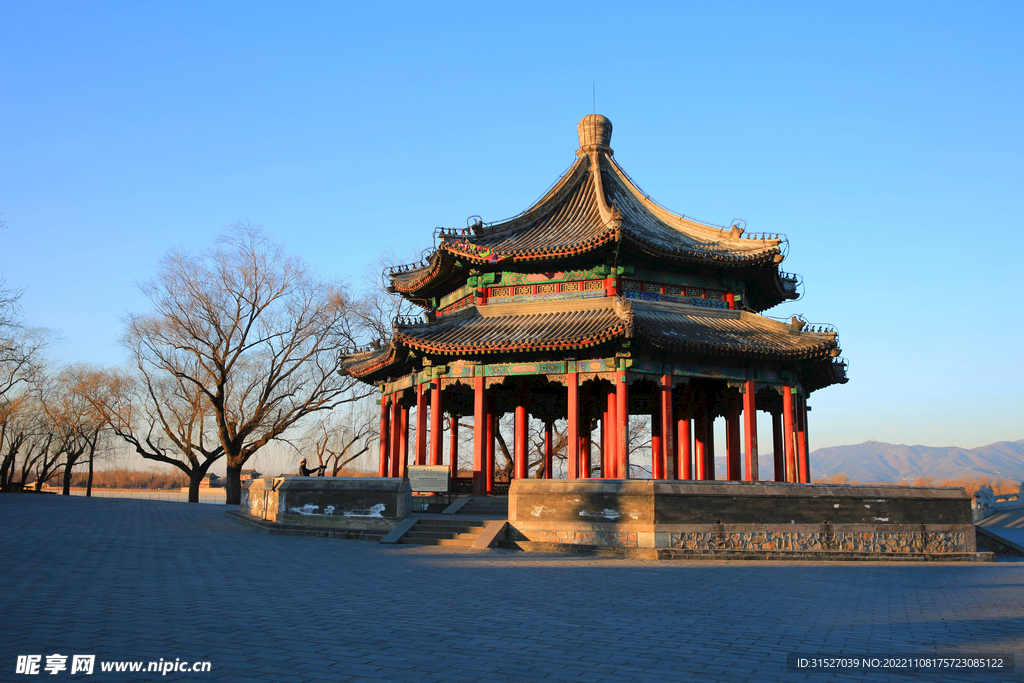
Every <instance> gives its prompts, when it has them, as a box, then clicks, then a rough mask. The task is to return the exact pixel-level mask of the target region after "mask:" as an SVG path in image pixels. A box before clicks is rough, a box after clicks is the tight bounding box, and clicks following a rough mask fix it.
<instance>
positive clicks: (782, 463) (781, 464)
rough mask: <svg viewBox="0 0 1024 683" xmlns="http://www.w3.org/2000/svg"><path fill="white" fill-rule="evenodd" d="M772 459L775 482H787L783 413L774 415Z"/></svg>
mask: <svg viewBox="0 0 1024 683" xmlns="http://www.w3.org/2000/svg"><path fill="white" fill-rule="evenodd" d="M772 459H773V460H774V461H775V481H786V439H785V437H783V436H782V413H772Z"/></svg>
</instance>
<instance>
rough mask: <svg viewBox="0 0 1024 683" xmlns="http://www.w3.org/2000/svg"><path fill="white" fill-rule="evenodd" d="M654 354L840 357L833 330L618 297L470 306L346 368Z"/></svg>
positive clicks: (405, 328) (366, 371)
mask: <svg viewBox="0 0 1024 683" xmlns="http://www.w3.org/2000/svg"><path fill="white" fill-rule="evenodd" d="M630 338H633V339H637V340H639V341H642V342H645V344H646V345H649V346H650V347H654V348H655V349H662V350H664V351H669V352H690V353H697V354H708V355H726V356H728V355H733V356H742V357H749V358H754V359H762V360H779V361H796V360H816V359H830V358H832V357H834V356H837V355H838V354H839V344H838V339H837V335H836V333H835V332H834V331H831V330H828V331H822V330H810V329H808V328H806V327H805V324H804V323H802V322H800V321H797V320H794V321H793V322H790V323H785V322H779V321H776V320H772V319H770V318H766V317H764V316H760V315H757V314H756V313H749V312H747V311H736V310H720V309H708V308H703V307H698V306H689V305H685V304H676V303H656V302H640V301H628V300H625V299H622V298H618V297H605V298H598V299H583V300H569V301H553V302H552V301H547V302H536V303H516V304H490V305H487V306H479V307H478V306H468V307H467V308H466V309H464V310H462V311H459V312H457V313H454V314H451V315H449V316H445V317H443V318H441V319H439V320H437V321H434V322H424V323H415V324H403V325H396V326H395V337H394V340H393V341H392V342H391V343H390V344H389V345H388V346H386V347H384V348H382V349H380V350H377V351H373V352H369V353H365V354H360V355H358V356H350V357H349V360H347V361H346V369H347V370H348V371H349V372H350V373H351V374H353V375H355V376H357V377H360V378H363V379H367V380H370V379H373V378H376V377H379V376H381V375H380V373H383V372H387V371H389V370H391V369H392V368H393V367H394V366H396V365H398V364H400V363H402V362H404V359H405V358H406V355H407V353H406V350H407V349H412V350H415V351H417V352H420V353H426V354H436V355H442V356H445V355H453V356H467V355H496V354H498V355H500V354H510V353H511V354H515V353H530V352H543V351H568V350H573V349H586V348H590V347H595V346H599V345H601V344H604V343H605V342H609V341H612V340H616V339H630Z"/></svg>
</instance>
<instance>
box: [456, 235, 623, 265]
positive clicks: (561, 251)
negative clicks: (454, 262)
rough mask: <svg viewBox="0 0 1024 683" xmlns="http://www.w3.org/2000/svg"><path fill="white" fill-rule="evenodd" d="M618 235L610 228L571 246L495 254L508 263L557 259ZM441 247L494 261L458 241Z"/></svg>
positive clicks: (478, 261)
mask: <svg viewBox="0 0 1024 683" xmlns="http://www.w3.org/2000/svg"><path fill="white" fill-rule="evenodd" d="M616 237H617V231H616V230H614V229H611V228H609V229H607V230H605V231H604V233H603V234H601V235H598V236H597V237H594V238H591V239H587V240H581V241H580V242H577V243H575V244H572V245H570V246H565V245H559V246H556V247H547V248H543V249H508V250H499V251H495V254H496V255H498V256H499V258H500V261H501V262H504V263H508V264H512V263H527V262H531V261H553V260H556V259H562V258H568V257H572V256H580V255H582V254H587V253H589V252H592V251H597V250H598V249H600V248H601V247H603V246H605V245H607V244H610V243H612V242H614V241H615V239H616ZM441 248H442V249H444V250H445V251H447V252H448V253H450V254H451V255H452V256H455V257H458V258H459V259H465V260H467V261H469V262H471V263H475V264H490V263H492V261H490V260H488V259H487V258H484V257H481V256H479V255H477V254H473V253H470V252H468V251H461V250H460V249H459V245H458V243H457V242H445V243H444V244H443V245H441Z"/></svg>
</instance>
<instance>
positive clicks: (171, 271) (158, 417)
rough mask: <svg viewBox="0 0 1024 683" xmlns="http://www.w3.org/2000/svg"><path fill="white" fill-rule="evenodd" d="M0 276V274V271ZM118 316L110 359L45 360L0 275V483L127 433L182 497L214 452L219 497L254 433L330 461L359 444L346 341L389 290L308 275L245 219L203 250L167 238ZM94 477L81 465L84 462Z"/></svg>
mask: <svg viewBox="0 0 1024 683" xmlns="http://www.w3.org/2000/svg"><path fill="white" fill-rule="evenodd" d="M0 284H2V283H0ZM142 290H143V292H144V293H145V294H146V296H147V297H148V299H149V300H150V302H151V304H152V310H151V311H149V312H147V313H143V314H137V315H130V316H128V318H127V319H126V328H125V332H124V336H123V338H122V343H123V344H124V346H125V348H126V349H127V351H128V356H129V363H128V365H127V366H126V367H120V368H93V367H88V366H83V365H74V366H70V367H66V368H62V369H56V370H54V369H51V368H48V367H47V364H46V362H45V359H44V357H43V353H44V349H45V347H46V345H47V343H48V341H49V340H50V339H51V338H52V335H50V334H48V333H47V332H46V331H45V330H34V329H30V328H27V327H26V326H25V325H24V324H23V323H22V322H21V316H20V311H19V308H18V303H19V301H18V300H19V294H20V293H19V292H17V291H14V290H10V289H5V288H3V287H2V286H0V448H2V451H0V452H2V457H3V460H2V468H0V484H2V486H3V487H4V489H5V490H6V489H8V488H10V486H11V485H12V484H14V483H28V482H34V483H35V486H36V487H37V488H38V487H39V486H41V485H42V483H44V482H47V481H49V480H52V479H54V478H58V479H60V480H61V481H62V483H63V486H64V489H65V492H66V491H67V489H68V487H69V485H70V482H71V480H72V476H73V473H74V472H75V469H76V468H80V467H83V466H88V469H89V472H90V473H91V472H92V471H93V467H94V463H95V460H96V456H97V454H99V453H101V452H103V451H104V450H106V449H109V448H112V447H114V444H121V445H126V446H127V447H128V448H130V449H131V450H132V451H134V452H135V453H137V454H138V455H140V456H142V457H144V458H147V459H149V460H153V461H156V462H160V463H164V464H166V465H169V466H171V467H174V468H177V469H178V470H180V471H181V472H182V473H183V474H184V475H185V476H186V477H187V478H188V480H189V500H190V501H198V496H199V483H200V481H201V480H202V479H203V477H204V476H205V475H206V474H207V472H208V471H209V469H210V467H211V466H212V465H213V464H214V463H215V462H217V461H219V460H220V459H222V458H223V459H224V460H225V461H226V469H227V478H226V488H227V502H228V503H237V502H238V501H239V498H240V493H241V488H240V481H239V474H240V472H241V470H242V468H243V466H244V465H245V464H246V462H247V461H248V460H249V459H250V458H252V457H253V456H254V455H255V454H256V453H257V452H258V451H259V450H260V449H261V448H263V447H264V446H266V445H267V444H268V443H270V442H272V441H275V440H285V441H288V442H290V443H292V444H294V445H296V447H297V448H299V449H300V450H306V451H308V452H309V454H310V455H312V456H313V457H314V458H317V459H320V460H321V462H324V463H325V464H327V465H328V469H329V470H330V471H331V472H332V473H333V474H337V473H339V472H341V471H342V468H344V467H345V466H346V465H347V464H349V463H351V462H352V461H353V460H354V459H355V458H357V457H358V456H359V455H361V454H363V453H365V452H367V451H368V450H369V449H370V441H371V440H372V428H371V425H372V422H373V417H372V413H373V410H372V408H368V407H367V405H366V404H367V403H370V402H372V401H367V399H368V397H369V395H370V393H371V391H370V389H369V388H368V387H366V386H364V385H360V384H358V383H357V382H355V380H353V379H352V378H351V377H349V376H346V375H345V374H343V373H342V372H341V369H342V368H341V355H342V354H343V352H344V351H345V350H347V349H350V348H353V347H355V346H357V345H361V344H365V343H366V342H369V341H374V340H378V339H382V338H385V337H386V336H387V335H388V334H389V333H390V321H391V318H392V316H393V315H395V314H396V313H398V311H397V310H396V307H397V304H396V303H394V301H393V300H392V299H390V298H389V297H387V296H386V295H385V294H382V293H380V292H378V291H373V292H371V293H369V294H367V295H364V296H355V295H353V294H352V292H351V291H350V290H349V289H348V288H347V287H345V286H343V285H341V284H339V283H337V282H331V281H324V280H322V279H320V278H318V277H316V276H315V275H314V274H313V272H312V271H311V270H310V268H309V267H308V266H307V265H306V264H305V263H304V262H303V261H302V260H301V259H299V258H296V257H294V256H289V255H287V254H286V253H285V252H284V250H283V249H282V248H281V247H280V246H279V245H277V244H275V243H274V242H273V241H271V240H270V239H269V238H268V237H267V236H266V235H265V234H264V233H263V231H262V230H261V229H260V228H259V227H256V226H252V225H249V224H239V225H236V226H234V228H233V229H232V230H230V231H229V232H228V233H227V234H226V235H225V236H224V237H222V238H221V239H220V240H218V242H217V243H216V244H215V245H214V247H212V248H211V249H209V250H207V251H206V252H203V253H198V254H197V253H192V252H188V251H184V250H180V249H178V250H172V251H171V252H169V253H168V254H167V256H166V257H165V258H164V259H163V261H162V262H161V263H160V267H159V269H158V273H157V275H156V277H155V278H153V279H152V280H150V281H149V282H146V283H144V284H143V285H142ZM87 481H90V482H91V477H88V478H87Z"/></svg>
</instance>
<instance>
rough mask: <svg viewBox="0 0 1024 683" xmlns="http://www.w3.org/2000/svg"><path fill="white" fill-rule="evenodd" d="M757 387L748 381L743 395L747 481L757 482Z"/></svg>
mask: <svg viewBox="0 0 1024 683" xmlns="http://www.w3.org/2000/svg"><path fill="white" fill-rule="evenodd" d="M756 391H757V385H756V383H755V382H754V381H752V380H751V381H748V382H747V385H746V386H745V387H744V393H743V434H744V436H745V437H746V438H745V439H744V444H743V445H744V448H743V451H744V453H746V456H747V476H746V480H747V481H757V480H758V479H757V477H758V474H759V473H758V471H757V467H758V466H757V405H756V404H755V400H754V398H755V393H756Z"/></svg>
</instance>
